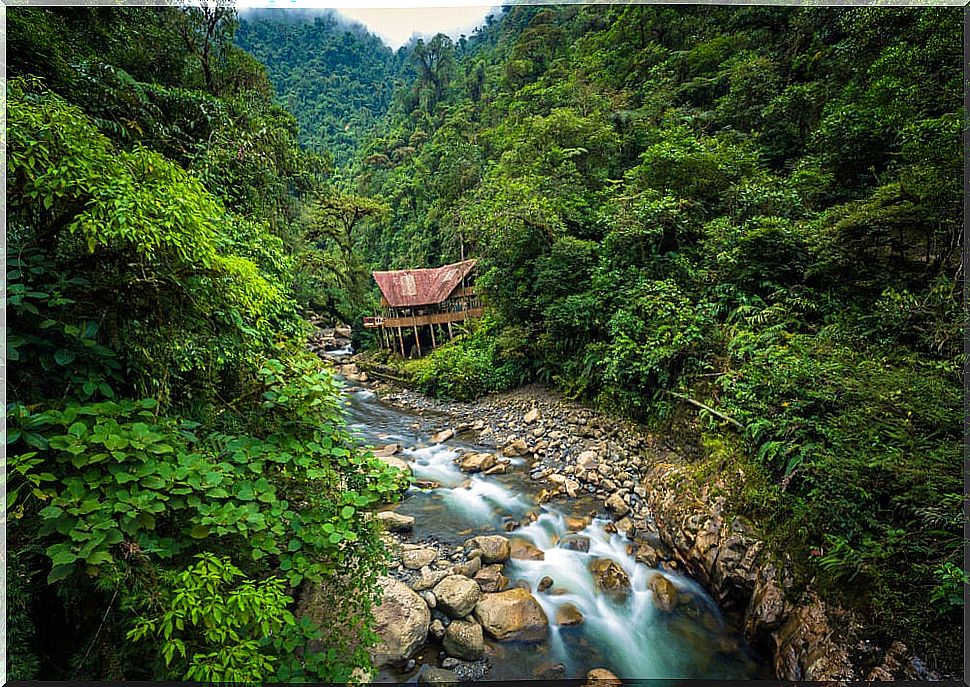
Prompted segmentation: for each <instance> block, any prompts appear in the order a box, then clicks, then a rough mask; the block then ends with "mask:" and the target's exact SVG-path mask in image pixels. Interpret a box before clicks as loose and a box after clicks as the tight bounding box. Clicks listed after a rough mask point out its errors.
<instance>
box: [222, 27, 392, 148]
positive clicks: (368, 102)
mask: <svg viewBox="0 0 970 687" xmlns="http://www.w3.org/2000/svg"><path fill="white" fill-rule="evenodd" d="M236 42H237V43H238V44H239V46H240V47H242V48H243V49H245V50H247V51H249V52H250V53H252V54H253V55H254V56H255V57H256V59H258V60H259V61H260V62H262V63H263V64H265V65H266V69H267V71H268V73H269V77H270V80H271V81H272V83H273V86H274V88H275V89H276V92H277V94H278V96H279V98H280V100H281V101H282V102H283V103H284V104H285V105H286V107H287V109H289V110H290V111H291V112H293V114H294V115H296V118H297V120H298V121H299V123H300V143H301V144H302V145H303V146H305V147H306V148H309V149H311V150H316V151H324V150H325V151H329V152H330V153H332V154H333V156H334V159H335V161H336V162H337V164H341V163H344V162H347V161H348V160H349V159H350V157H351V156H352V155H353V152H354V151H355V150H356V148H357V146H358V143H359V142H360V140H361V138H362V137H363V136H364V135H365V134H366V133H367V132H368V131H369V130H370V129H371V128H372V127H373V125H374V122H375V121H376V120H377V119H378V118H380V117H381V116H382V115H383V114H384V113H385V112H386V111H387V109H388V106H389V104H390V102H391V92H392V90H393V75H394V74H395V72H396V71H397V66H396V65H397V63H398V62H397V57H396V55H395V53H394V51H393V50H391V49H390V48H389V47H387V46H386V45H385V44H384V43H383V42H382V41H381V39H380V38H378V37H377V36H374V35H373V34H370V33H368V32H367V30H366V29H365V28H364V27H362V26H360V25H357V24H350V23H348V22H346V21H344V20H343V19H342V18H340V17H339V16H337V15H336V14H335V13H334V12H332V11H322V12H312V11H299V10H258V11H255V12H251V13H247V14H246V15H245V16H244V17H242V20H241V22H240V26H239V29H238V30H237V32H236Z"/></svg>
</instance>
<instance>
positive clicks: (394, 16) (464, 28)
mask: <svg viewBox="0 0 970 687" xmlns="http://www.w3.org/2000/svg"><path fill="white" fill-rule="evenodd" d="M385 2H387V0H385ZM337 13H338V14H341V15H343V16H345V17H347V18H349V19H353V20H356V21H359V22H361V23H362V24H364V25H366V26H367V28H368V29H369V30H370V31H371V33H374V34H377V35H378V36H380V37H381V38H382V39H384V42H386V43H387V44H388V45H390V46H391V47H392V48H395V49H397V48H399V47H401V46H402V45H405V44H406V43H407V42H408V41H409V40H410V39H411V38H412V37H413V36H421V37H424V38H427V37H430V36H433V35H435V34H436V33H443V34H446V35H448V36H451V37H452V38H453V39H457V38H458V37H459V36H460V35H461V34H465V35H471V33H472V31H474V30H475V27H477V26H481V25H482V24H483V23H484V22H485V17H486V16H488V15H489V14H498V11H497V10H495V8H493V7H481V6H479V7H406V8H405V7H397V8H386V7H385V8H376V7H375V8H361V7H354V8H350V7H342V8H339V9H338V10H337Z"/></svg>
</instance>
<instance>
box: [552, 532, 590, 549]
mask: <svg viewBox="0 0 970 687" xmlns="http://www.w3.org/2000/svg"><path fill="white" fill-rule="evenodd" d="M559 548H560V549H566V550H567V551H580V552H582V553H587V552H588V551H589V537H587V536H585V535H582V534H567V535H566V536H565V537H563V538H562V539H560V540H559Z"/></svg>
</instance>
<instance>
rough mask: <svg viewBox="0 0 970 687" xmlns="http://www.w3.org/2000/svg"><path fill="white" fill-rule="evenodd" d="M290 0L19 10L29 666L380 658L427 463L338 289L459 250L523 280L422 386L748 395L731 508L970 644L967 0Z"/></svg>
mask: <svg viewBox="0 0 970 687" xmlns="http://www.w3.org/2000/svg"><path fill="white" fill-rule="evenodd" d="M257 19H258V20H257ZM264 19H265V18H258V17H256V16H254V17H253V18H251V19H247V21H245V22H243V25H242V26H240V25H239V22H238V17H237V16H236V15H235V13H234V12H232V11H231V10H228V9H221V8H220V9H217V10H213V9H208V8H196V9H177V8H166V9H148V8H133V7H111V8H108V7H104V8H93V7H92V8H63V9H40V8H27V7H18V8H8V11H7V24H8V26H7V40H8V48H9V49H8V51H7V54H8V70H9V75H10V77H11V80H10V81H9V82H8V87H7V89H8V90H7V171H8V178H7V198H8V235H7V256H6V258H7V264H8V273H7V284H8V290H7V312H8V329H7V346H8V361H9V362H10V366H9V375H8V406H7V451H8V459H7V472H8V484H7V489H8V514H7V516H8V521H7V533H8V547H9V548H8V577H7V580H8V609H9V610H8V637H9V646H8V650H9V663H8V665H9V670H10V675H11V677H14V678H51V679H123V678H124V679H183V678H185V679H200V680H212V681H236V680H238V681H283V680H333V681H341V680H344V679H346V678H347V677H348V676H350V674H351V672H352V671H353V669H354V668H356V667H362V666H366V663H367V659H366V652H365V648H366V644H367V641H368V640H369V639H370V638H371V633H370V631H369V628H368V617H369V607H370V604H371V602H372V595H373V583H374V579H375V575H376V572H377V571H378V570H379V569H380V566H381V560H382V553H381V548H380V545H379V543H378V540H377V531H376V527H375V525H374V524H373V522H372V521H371V520H370V519H369V518H368V517H367V509H368V508H369V507H370V506H372V505H373V504H376V503H378V502H380V501H382V500H386V499H390V498H393V495H394V494H395V493H396V492H397V490H398V489H399V488H400V482H399V478H400V476H399V475H398V474H397V473H395V472H393V471H390V470H388V469H386V468H384V467H383V464H382V463H380V462H376V461H374V459H373V458H372V457H370V455H369V454H367V453H366V452H362V451H361V450H359V449H358V448H357V447H356V446H355V442H354V440H353V438H352V437H351V436H350V435H349V433H348V431H347V429H346V428H345V426H344V423H343V419H342V415H341V411H340V407H339V403H338V397H337V395H336V390H335V386H334V383H333V381H332V380H331V378H330V377H329V375H328V374H327V373H326V372H324V371H323V370H321V369H320V368H319V365H318V363H317V361H316V359H315V358H313V357H312V356H308V355H307V354H305V352H304V349H303V345H302V342H303V337H304V335H305V333H306V332H305V329H304V326H305V325H304V324H303V318H302V316H303V315H305V314H306V313H308V312H311V311H312V312H317V313H322V314H325V315H327V316H330V317H332V318H339V319H343V320H344V321H350V320H355V319H356V318H357V317H359V315H360V314H362V313H365V312H367V310H368V308H369V307H371V306H372V305H373V304H374V302H375V301H374V299H375V296H376V292H375V289H374V287H373V284H372V281H371V280H370V277H369V274H368V271H369V269H372V268H375V269H376V268H380V269H387V268H399V267H405V266H409V267H411V266H437V265H440V264H442V263H444V262H450V261H453V260H455V259H458V258H459V257H460V256H461V255H465V256H467V257H476V258H478V259H479V270H478V279H477V287H478V289H479V291H480V292H481V293H482V295H483V297H484V298H485V300H486V303H487V305H488V315H487V317H486V318H485V319H484V320H482V321H481V323H480V325H479V326H478V327H476V328H474V329H473V331H470V332H468V333H467V334H465V335H463V336H461V337H459V338H457V339H456V341H455V342H454V343H453V344H449V345H447V346H444V347H442V348H440V349H439V350H438V351H436V352H435V353H434V354H433V355H430V356H427V357H426V358H424V359H421V360H416V361H409V362H408V363H407V369H408V370H409V371H410V372H411V374H412V376H413V378H414V379H415V380H416V382H417V383H418V384H419V385H420V386H421V387H422V388H423V389H425V390H426V391H428V392H430V393H434V394H439V395H444V396H452V397H456V398H473V397H476V396H479V395H481V394H485V393H489V392H492V391H497V390H501V389H508V388H511V387H513V386H515V385H518V384H521V383H523V382H527V381H531V380H539V381H544V382H548V383H551V384H555V385H556V386H558V387H559V388H561V389H562V390H564V391H565V392H566V393H567V394H570V395H572V396H574V397H577V398H582V399H584V400H587V401H590V402H593V403H596V404H599V405H601V406H603V407H605V408H609V409H612V410H614V411H617V412H621V413H625V414H628V415H630V416H631V417H634V418H636V419H638V420H641V421H643V422H647V423H650V424H652V425H654V426H655V427H657V428H658V429H659V430H664V429H669V428H670V423H671V422H672V420H673V419H674V418H677V417H680V416H682V415H683V414H684V411H685V410H689V411H690V412H691V413H694V412H695V411H696V410H697V407H696V406H695V405H692V402H693V403H699V404H702V405H704V406H707V407H709V408H712V409H715V410H716V411H717V412H718V413H719V414H720V415H721V416H726V417H729V418H731V422H728V421H725V420H723V419H722V417H719V416H716V415H713V414H710V413H707V412H705V411H700V419H701V420H702V422H703V429H704V431H705V432H706V436H705V437H704V445H705V446H707V447H709V450H710V452H711V453H712V454H713V455H716V456H719V457H720V458H721V459H722V460H723V472H724V473H725V474H727V473H730V472H733V471H736V469H737V467H738V466H743V469H744V470H745V472H746V480H745V482H746V486H745V488H744V493H743V496H742V498H741V499H739V500H738V502H737V503H735V504H733V507H734V508H735V509H736V510H737V511H738V512H739V513H741V514H743V515H747V516H750V517H752V518H753V519H755V520H756V521H758V522H759V523H760V524H761V526H762V529H763V531H764V532H765V533H766V534H767V535H768V536H769V537H771V538H772V539H773V540H774V543H775V544H776V545H777V548H778V549H780V550H785V551H787V552H788V553H789V554H790V555H791V556H792V558H793V562H794V563H795V566H796V573H797V574H798V576H799V578H800V579H801V580H802V581H805V582H807V581H809V580H813V584H814V586H815V587H816V588H818V589H820V590H821V591H823V592H824V593H826V594H829V595H832V596H834V597H835V598H837V599H839V600H841V601H843V602H844V603H846V604H848V605H850V606H852V607H854V608H856V609H859V610H860V611H861V614H860V615H861V617H863V618H865V619H866V620H867V621H868V622H869V630H871V631H873V632H874V633H876V634H877V636H876V639H882V640H884V639H886V638H893V639H897V638H898V639H903V640H904V641H906V642H907V643H908V644H910V645H911V647H912V648H913V649H915V650H916V651H917V652H918V653H919V654H920V655H922V656H924V657H925V658H927V659H928V660H929V662H930V663H931V665H934V666H938V667H941V668H943V669H949V670H952V671H955V672H959V669H960V666H961V661H962V659H961V647H962V638H963V637H962V632H961V630H960V628H961V623H962V612H963V596H962V593H963V588H964V587H963V585H964V584H965V583H966V573H965V572H964V571H963V569H962V547H963V543H964V541H963V515H962V507H963V500H964V497H963V480H962V470H961V465H962V461H961V458H962V450H961V449H962V438H963V435H962V422H961V420H962V418H963V413H962V412H961V410H962V406H963V403H964V391H963V389H964V369H965V359H964V357H963V350H962V346H961V340H962V336H961V334H962V332H963V326H964V321H965V320H964V318H965V316H964V311H963V307H962V302H961V296H962V292H963V288H964V274H963V272H962V266H961V262H960V256H961V251H962V249H963V245H962V232H961V229H962V211H961V208H962V186H961V180H962V174H961V162H962V147H961V133H962V130H963V122H964V117H965V113H964V111H963V108H962V99H961V95H962V93H963V75H962V69H961V67H962V65H961V60H960V55H961V54H962V50H961V46H962V43H961V37H962V21H961V19H962V14H961V12H960V10H959V9H956V8H949V9H947V8H939V9H901V8H851V9H835V8H829V9H820V8H782V7H745V8H730V7H710V6H699V7H686V6H678V7H665V6H623V5H615V6H602V5H601V6H578V5H570V6H556V7H515V8H511V9H507V10H506V11H503V12H502V13H501V15H500V16H498V17H492V18H490V19H489V20H488V21H487V22H486V24H485V26H484V27H483V28H482V29H480V30H477V31H476V32H475V33H474V34H473V35H472V36H471V37H469V38H468V39H462V40H460V41H458V42H453V41H452V40H451V39H449V38H447V37H445V36H436V37H434V38H432V39H430V40H427V41H417V42H416V43H415V44H413V45H412V46H409V48H408V49H406V50H405V51H403V52H399V53H396V54H395V53H393V52H392V51H390V50H389V49H387V48H383V47H380V46H379V45H378V44H377V43H376V42H375V40H374V39H373V37H368V36H367V35H366V33H364V32H361V31H357V30H350V31H347V30H345V28H344V27H343V26H339V25H335V24H333V23H332V22H331V20H329V19H327V15H323V16H321V17H319V18H315V19H314V20H313V21H308V22H304V23H301V22H296V21H294V22H292V26H288V28H287V29H286V30H285V31H277V30H276V29H273V28H272V27H273V25H274V23H281V22H278V21H277V20H276V19H275V18H274V19H272V21H271V20H269V19H265V21H264ZM237 39H238V44H239V45H242V46H245V47H247V48H248V49H250V50H252V51H253V53H254V54H255V55H256V56H255V57H253V56H252V55H250V54H249V53H247V52H246V51H245V50H243V49H241V48H240V47H238V45H237V44H236V43H234V41H236V40H237ZM260 61H264V62H266V64H267V65H268V67H264V66H263V65H262V64H260ZM274 87H275V93H274ZM388 108H389V109H388ZM385 110H387V112H385ZM291 112H292V113H293V114H291ZM294 115H295V116H294ZM298 123H299V124H298ZM301 143H302V144H303V145H302V147H301V145H300V144H301ZM348 160H352V163H351V164H349V165H347V166H345V167H344V168H343V169H342V170H335V166H334V161H336V162H337V163H338V164H342V163H344V162H345V161H348ZM335 179H339V181H335ZM338 572H339V574H338ZM316 581H320V582H321V583H323V584H326V585H327V587H328V589H330V590H332V591H333V593H334V595H339V596H340V597H341V598H343V599H345V601H346V603H345V604H343V605H342V606H341V611H340V613H339V614H338V613H336V611H335V616H334V618H333V622H332V623H329V624H328V626H326V627H314V626H311V625H310V624H309V623H308V622H307V621H301V620H298V619H297V617H296V615H297V614H296V613H295V608H294V598H295V596H296V594H297V590H298V588H299V586H300V585H301V584H303V583H304V582H316ZM267 636H272V637H273V639H272V640H271V641H267V640H266V639H265V637H267ZM310 644H312V645H313V646H316V647H319V646H322V647H323V650H322V651H318V652H304V651H303V650H302V649H303V648H305V647H307V646H308V645H310Z"/></svg>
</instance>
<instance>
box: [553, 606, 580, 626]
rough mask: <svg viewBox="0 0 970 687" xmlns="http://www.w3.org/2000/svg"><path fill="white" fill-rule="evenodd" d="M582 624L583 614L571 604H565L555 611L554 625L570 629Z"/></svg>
mask: <svg viewBox="0 0 970 687" xmlns="http://www.w3.org/2000/svg"><path fill="white" fill-rule="evenodd" d="M582 622H583V614H582V612H580V610H579V609H578V608H576V607H575V606H573V605H572V604H571V603H565V604H563V605H562V606H560V607H559V608H558V609H556V625H560V626H562V627H572V626H573V625H580V624H582Z"/></svg>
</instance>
